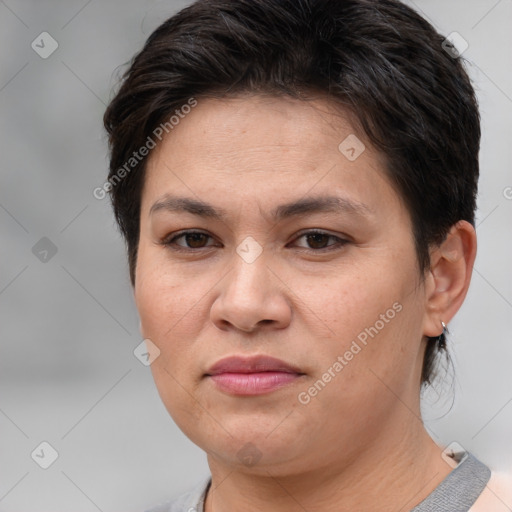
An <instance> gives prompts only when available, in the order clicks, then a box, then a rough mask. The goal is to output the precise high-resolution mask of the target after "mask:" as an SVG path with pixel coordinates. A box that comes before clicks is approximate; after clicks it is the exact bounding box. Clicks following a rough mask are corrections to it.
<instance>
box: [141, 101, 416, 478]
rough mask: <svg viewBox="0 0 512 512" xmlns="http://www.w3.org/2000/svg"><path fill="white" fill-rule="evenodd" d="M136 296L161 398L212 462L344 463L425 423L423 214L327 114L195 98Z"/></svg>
mask: <svg viewBox="0 0 512 512" xmlns="http://www.w3.org/2000/svg"><path fill="white" fill-rule="evenodd" d="M349 136H350V138H349V139H347V137H349ZM355 137H357V139H356V138H355ZM345 139H347V141H346V142H344V143H343V144H341V146H340V143H342V141H344V140H345ZM361 143H363V144H364V146H365V148H364V150H363V151H362V152H361V150H362V149H363V146H361ZM340 148H341V149H340ZM134 292H135V300H136V304H137V308H138V311H139V313H140V318H141V327H142V334H143V336H144V337H145V338H149V339H150V340H151V342H152V343H153V344H154V345H156V347H158V349H159V351H160V355H159V357H157V358H156V360H155V361H154V362H153V363H152V365H151V368H152V372H153V376H154V379H155V382H156V385H157V388H158V391H159V393H160V396H161V398H162V400H163V402H164V404H165V406H166V408H167V409H168V411H169V413H170V414H171V416H172V417H173V419H174V420H175V421H176V423H177V424H178V426H179V427H180V428H181V429H182V430H183V432H184V433H185V434H186V435H187V436H188V437H189V438H190V439H191V440H192V441H193V442H194V443H196V444H197V445H198V446H200V447H201V448H203V449H204V450H205V451H206V452H207V453H208V454H209V458H210V459H211V460H212V461H213V460H215V461H217V462H218V463H222V464H225V465H227V466H231V467H233V468H235V469H239V470H242V471H251V472H258V471H263V472H264V471H266V470H268V469H269V468H272V471H273V473H272V474H274V475H277V474H291V473H293V472H299V471H305V470H311V469H315V468H317V469H320V468H321V467H322V466H328V465H330V466H331V467H333V466H336V465H343V464H346V463H347V461H349V460H350V458H351V457H355V456H356V454H357V453H358V452H359V451H360V450H361V447H362V446H368V444H369V443H372V442H373V440H375V439H377V438H379V436H380V437H382V436H384V435H401V433H400V429H398V430H397V429H395V431H394V433H392V432H393V428H391V427H392V426H393V425H395V426H396V425H397V424H403V420H404V417H406V416H407V417H411V416H412V415H411V414H410V412H409V410H408V409H407V407H405V406H404V405H403V403H406V404H409V405H410V406H411V407H413V406H414V404H416V403H417V400H418V395H419V384H420V373H421V362H422V351H421V346H422V345H421V339H422V335H423V331H422V322H423V318H424V314H425V297H424V295H425V294H424V291H423V288H422V285H421V284H420V283H419V273H418V268H417V260H416V254H415V250H414V240H413V235H412V226H411V221H410V217H409V214H408V212H407V210H406V209H405V207H404V205H403V204H402V202H401V200H400V197H399V196H398V194H397V193H396V192H395V190H394V189H393V187H392V186H391V185H390V183H389V181H388V179H387V177H386V176H385V174H384V167H383V163H382V161H381V159H380V158H379V155H378V154H377V153H376V151H374V150H373V149H372V147H371V146H370V144H369V143H368V142H367V141H366V140H365V138H364V137H363V135H362V134H360V133H358V132H356V130H355V129H354V128H353V126H351V124H350V123H349V121H348V118H347V117H345V116H343V115H341V114H340V113H339V112H338V113H336V114H335V113H334V109H333V107H332V105H329V103H327V101H326V100H323V99H317V100H315V101H310V102H305V101H298V100H293V99H286V98H270V97H262V96H243V97H238V98H231V99H226V100H215V99H204V100H199V99H198V104H197V106H196V107H195V108H194V109H193V110H192V111H191V112H190V113H189V114H188V115H187V116H186V117H185V118H184V119H182V120H181V121H180V123H179V124H178V125H177V126H175V127H174V129H173V131H172V132H170V133H169V135H168V136H167V138H165V139H164V140H163V142H162V143H161V144H160V146H158V147H157V148H156V149H154V150H153V153H152V154H151V155H150V160H149V162H148V167H147V174H146V180H145V184H144V189H143V194H142V205H141V228H140V244H139V252H138V261H137V268H136V281H135V288H134ZM397 397H399V398H397ZM407 421H409V420H407ZM414 421H417V420H416V419H414ZM256 462H257V463H256Z"/></svg>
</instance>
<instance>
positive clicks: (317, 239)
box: [295, 231, 349, 252]
mask: <svg viewBox="0 0 512 512" xmlns="http://www.w3.org/2000/svg"><path fill="white" fill-rule="evenodd" d="M299 240H303V241H304V242H305V243H304V242H302V243H297V241H299ZM348 243H349V241H348V240H345V239H343V238H340V237H338V236H334V235H331V234H329V233H326V232H324V231H307V232H306V233H302V235H300V236H299V237H297V238H296V239H295V244H296V245H297V246H298V247H300V248H302V249H305V250H306V251H308V250H309V251H310V252H322V251H323V252H326V251H330V250H334V249H339V248H341V247H343V246H344V245H345V244H348Z"/></svg>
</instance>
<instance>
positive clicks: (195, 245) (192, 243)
mask: <svg viewBox="0 0 512 512" xmlns="http://www.w3.org/2000/svg"><path fill="white" fill-rule="evenodd" d="M208 238H209V236H208V235H205V234H204V233H188V234H185V235H184V239H185V241H186V242H187V244H188V246H189V247H190V248H192V249H199V248H201V247H204V244H205V243H206V242H207V240H208Z"/></svg>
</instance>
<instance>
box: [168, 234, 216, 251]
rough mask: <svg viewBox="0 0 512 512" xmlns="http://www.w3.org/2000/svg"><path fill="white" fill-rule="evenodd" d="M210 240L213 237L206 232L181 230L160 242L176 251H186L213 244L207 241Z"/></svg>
mask: <svg viewBox="0 0 512 512" xmlns="http://www.w3.org/2000/svg"><path fill="white" fill-rule="evenodd" d="M210 240H213V238H212V237H211V236H210V235H209V234H208V233H203V232H202V231H183V232H181V233H178V234H177V235H174V236H170V237H168V238H166V239H164V240H163V241H162V242H161V244H162V245H164V246H166V247H169V248H171V249H174V250H177V251H186V250H193V249H204V248H207V247H212V245H213V244H212V243H208V242H209V241H210Z"/></svg>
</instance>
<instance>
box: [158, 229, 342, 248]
mask: <svg viewBox="0 0 512 512" xmlns="http://www.w3.org/2000/svg"><path fill="white" fill-rule="evenodd" d="M194 234H199V235H205V236H207V237H209V238H213V237H212V236H211V235H209V234H208V233H206V232H204V231H194V230H192V231H182V232H180V233H178V234H175V235H173V236H171V237H167V238H165V239H164V240H162V241H161V242H160V244H161V245H163V246H165V247H167V248H169V249H171V250H173V251H176V252H188V253H190V252H198V251H200V250H203V249H208V248H209V247H214V246H212V245H207V246H205V247H198V248H193V247H182V246H179V245H176V240H179V239H180V238H184V237H186V236H187V235H194ZM308 235H310V236H311V235H324V236H327V237H329V238H332V239H335V240H336V241H337V242H336V243H335V244H331V245H328V246H327V247H323V248H321V249H311V248H305V247H301V248H300V249H303V250H304V251H305V252H308V253H315V254H318V253H326V252H329V251H333V250H336V249H339V248H341V247H343V246H344V245H346V244H348V243H349V240H346V239H343V238H340V237H338V236H335V235H331V234H330V233H327V232H325V231H321V230H316V229H313V230H309V231H304V232H303V233H301V234H300V235H299V236H298V237H297V238H295V239H294V241H296V240H299V239H300V238H303V237H305V236H308Z"/></svg>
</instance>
